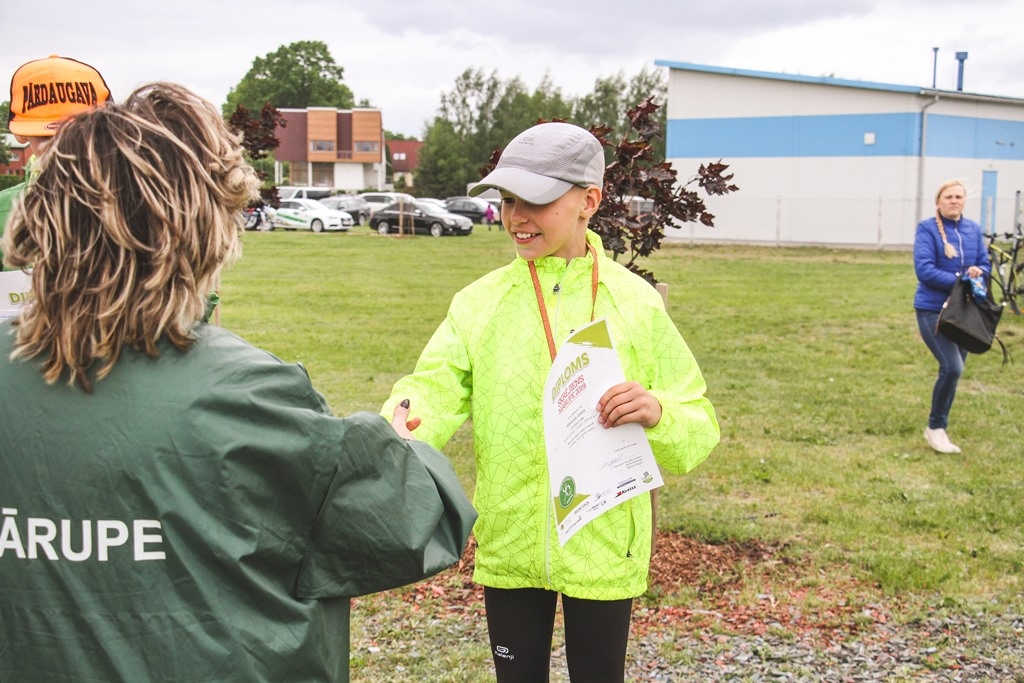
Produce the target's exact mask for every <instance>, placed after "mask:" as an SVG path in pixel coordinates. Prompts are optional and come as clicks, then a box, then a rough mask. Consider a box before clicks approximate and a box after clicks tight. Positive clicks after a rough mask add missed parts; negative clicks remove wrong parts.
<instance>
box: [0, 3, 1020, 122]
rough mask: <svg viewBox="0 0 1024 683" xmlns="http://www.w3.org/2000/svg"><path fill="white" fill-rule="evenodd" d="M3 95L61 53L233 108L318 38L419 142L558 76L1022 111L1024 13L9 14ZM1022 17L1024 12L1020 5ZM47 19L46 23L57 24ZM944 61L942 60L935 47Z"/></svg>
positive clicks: (630, 6)
mask: <svg viewBox="0 0 1024 683" xmlns="http://www.w3.org/2000/svg"><path fill="white" fill-rule="evenodd" d="M5 5H6V6H5V7H4V9H3V13H2V14H0V16H2V17H3V28H4V30H3V38H2V39H0V82H3V83H4V84H5V85H4V91H3V92H4V93H5V94H4V95H2V98H3V99H8V95H7V94H6V93H7V88H6V84H9V82H10V80H9V79H10V76H11V74H12V73H13V72H14V70H15V69H16V68H17V67H18V66H20V65H21V64H22V63H24V62H26V61H29V60H31V59H36V58H39V57H45V56H47V55H48V54H60V55H64V56H68V57H74V58H75V59H79V60H81V61H84V62H88V63H90V64H92V65H93V66H95V67H96V68H98V69H99V70H100V72H101V73H103V75H104V77H105V79H106V81H107V83H108V84H109V85H110V88H111V90H112V91H113V93H114V97H115V99H122V98H124V96H125V95H127V94H128V93H129V92H130V91H131V89H132V88H134V87H136V86H138V85H141V84H143V83H146V82H148V81H153V80H169V81H174V82H178V83H181V84H183V85H186V86H188V87H189V88H191V89H193V90H195V91H196V92H198V93H199V94H200V95H202V96H204V97H206V98H207V99H209V100H210V101H212V102H213V103H214V104H215V105H217V106H218V107H220V105H221V104H222V103H223V102H224V100H225V98H226V96H227V93H228V91H229V90H230V89H231V88H232V87H233V86H234V85H236V84H237V83H238V82H239V81H240V80H241V78H242V77H243V76H244V75H245V73H246V72H247V71H248V70H249V68H250V67H251V66H252V61H253V59H254V58H256V57H259V56H263V55H265V54H267V53H269V52H272V51H274V50H276V49H277V48H279V47H280V46H282V45H286V44H288V43H292V42H295V41H298V40H320V41H323V42H325V43H326V44H327V46H328V47H329V48H330V51H331V54H332V56H333V57H334V60H335V61H336V62H337V64H338V65H339V66H341V67H342V68H344V70H345V74H344V81H345V83H346V84H347V85H348V86H349V88H351V89H352V91H353V93H354V94H355V97H356V100H357V101H359V100H362V99H364V98H365V99H367V100H369V101H370V103H371V104H372V105H373V106H376V107H379V108H380V109H381V110H382V111H383V117H384V127H385V128H387V129H388V130H391V131H394V132H397V133H403V134H405V135H411V136H416V137H419V136H420V135H421V134H422V132H423V130H424V127H425V125H426V124H427V123H428V122H429V121H430V120H431V119H432V118H433V116H434V115H435V114H436V112H437V108H438V104H439V102H440V94H441V93H442V92H444V91H450V90H452V88H453V86H454V84H455V79H456V78H457V77H458V76H459V74H461V73H462V72H463V71H465V70H466V69H467V68H482V69H484V70H485V72H486V73H488V74H489V73H491V72H492V71H493V72H495V73H496V74H497V76H498V77H499V78H500V79H502V80H508V79H511V78H513V77H516V76H518V77H520V78H521V79H522V80H523V81H524V82H525V84H526V86H527V88H529V89H530V90H532V89H534V88H535V87H536V86H537V84H538V83H539V82H540V81H541V79H542V78H543V77H544V76H545V75H547V77H548V78H549V79H550V80H551V81H552V83H554V85H555V86H557V87H559V88H560V89H561V90H562V92H563V94H565V95H567V96H575V95H582V94H586V93H588V92H590V91H591V90H592V87H593V84H594V81H595V79H597V78H600V77H608V76H613V75H615V74H617V73H619V72H620V71H621V72H622V73H623V74H624V75H625V76H627V77H630V76H632V75H633V74H636V73H638V72H639V71H640V70H641V69H642V68H644V67H645V66H646V67H648V68H650V69H654V68H661V67H655V66H654V61H655V60H669V61H677V62H692V63H696V64H706V65H711V66H720V67H726V68H735V69H752V70H758V71H775V72H785V73H789V74H801V75H806V76H834V77H836V78H844V79H853V80H864V81H873V82H877V83H889V84H898V85H918V86H923V87H930V86H931V85H932V78H933V64H937V69H936V73H935V82H936V85H937V86H938V87H939V88H945V89H955V88H956V82H957V71H958V64H957V61H956V57H955V54H956V52H958V51H963V52H967V53H968V54H969V56H968V58H967V61H966V62H965V64H964V77H963V80H964V87H963V89H964V90H965V91H967V92H974V93H983V94H989V95H1003V96H1009V97H1018V98H1024V39H1022V37H1021V31H1020V28H1021V26H1022V25H1024V22H1022V18H1024V17H1022V15H1024V7H1022V6H1021V3H1020V1H1019V0H972V2H970V3H968V2H952V1H947V0H927V1H925V0H776V1H775V2H770V3H768V2H764V1H763V0H734V1H733V2H728V1H726V2H715V1H714V0H700V1H695V0H645V1H644V2H621V0H582V1H581V0H577V1H575V2H563V1H560V0H503V1H502V2H495V3H479V2H465V1H458V0H363V1H362V2H353V1H351V0H291V1H288V2H283V1H278V2H270V1H269V0H245V1H244V2H238V1H235V0H225V1H223V2H222V1H220V0H163V1H159V2H152V3H151V2H147V1H146V0H131V1H128V0H125V1H118V0H49V2H47V3H45V4H44V5H39V4H37V3H35V2H28V1H26V0H10V1H9V2H6V3H5ZM1015 5H1016V7H1014V6H1015ZM43 14H45V16H44V15H43ZM936 47H937V48H939V51H938V53H937V60H936V59H935V58H936V53H935V52H934V51H933V48H936Z"/></svg>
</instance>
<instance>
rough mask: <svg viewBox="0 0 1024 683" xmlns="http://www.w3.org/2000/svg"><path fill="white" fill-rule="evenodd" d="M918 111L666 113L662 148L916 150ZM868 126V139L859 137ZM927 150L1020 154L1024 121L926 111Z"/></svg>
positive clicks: (869, 153)
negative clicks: (668, 118)
mask: <svg viewBox="0 0 1024 683" xmlns="http://www.w3.org/2000/svg"><path fill="white" fill-rule="evenodd" d="M920 121H921V115H920V113H918V112H909V113H902V114H851V115H837V116H752V117H744V118H722V119H673V120H671V121H669V122H668V140H667V142H668V148H667V155H668V157H670V158H673V157H676V158H678V157H690V158H693V157H696V158H707V159H713V158H714V159H717V158H725V157H732V158H741V157H755V158H756V157H786V158H793V157H879V156H900V157H906V156H917V155H918V151H919V150H920V145H921V140H920V131H919V126H920ZM865 133H874V135H875V144H873V145H867V144H864V134H865ZM927 135H928V143H927V144H928V152H927V153H928V156H935V157H951V158H963V159H1008V160H1016V161H1021V160H1024V122H1018V121H1005V120H998V119H975V118H969V117H963V116H942V115H937V114H930V115H929V116H928V130H927Z"/></svg>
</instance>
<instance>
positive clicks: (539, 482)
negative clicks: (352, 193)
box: [382, 231, 719, 600]
mask: <svg viewBox="0 0 1024 683" xmlns="http://www.w3.org/2000/svg"><path fill="white" fill-rule="evenodd" d="M587 239H588V241H589V242H590V243H591V244H593V245H594V246H595V247H596V248H597V252H598V254H599V256H598V258H599V259H600V262H599V266H600V268H599V275H600V284H599V288H598V295H597V300H596V310H595V318H602V317H603V318H607V320H608V324H609V328H610V330H611V335H612V340H613V341H614V343H615V345H616V351H617V353H618V355H619V359H620V360H621V362H622V366H623V371H624V373H625V376H626V379H627V380H635V381H637V382H639V383H640V384H642V385H643V386H644V387H646V388H647V389H648V390H649V391H651V393H652V394H654V396H655V397H657V399H658V400H659V401H660V402H661V405H662V409H663V414H662V418H661V421H660V422H659V423H658V424H657V425H656V426H655V427H654V428H652V429H649V430H647V436H648V439H649V440H650V443H651V446H652V449H653V451H654V455H655V457H656V458H657V461H658V463H659V465H660V467H661V468H662V470H663V471H667V472H672V473H681V472H687V471H689V470H691V469H693V468H694V467H696V466H697V465H698V464H699V463H700V462H702V461H703V460H704V459H705V458H707V456H708V454H709V453H710V452H711V450H712V449H713V448H714V447H715V445H716V444H717V443H718V439H719V427H718V422H717V420H716V418H715V412H714V409H713V408H712V406H711V403H710V402H709V401H708V400H707V398H705V396H704V392H705V389H706V385H705V383H704V379H703V377H702V375H701V372H700V369H699V368H698V366H697V362H696V361H695V360H694V357H693V355H692V353H691V352H690V350H689V348H688V347H687V346H686V343H685V342H684V341H683V338H682V337H681V336H680V334H679V332H678V330H677V329H676V326H675V325H674V324H673V322H672V320H671V318H669V316H668V314H667V313H666V311H665V309H664V305H663V303H662V300H661V296H660V295H659V294H658V292H657V290H655V289H654V288H653V287H651V286H650V284H648V283H647V282H646V281H644V280H643V279H642V278H640V277H638V276H637V275H635V274H633V273H631V272H630V271H629V270H627V269H626V268H624V267H623V266H621V265H620V264H617V263H616V262H615V261H613V260H612V259H610V258H608V257H607V256H605V254H604V251H603V250H602V248H601V240H600V237H599V236H598V235H596V234H595V233H593V232H590V231H588V234H587ZM592 262H593V261H592V258H591V256H590V255H589V254H588V255H587V256H585V257H583V258H576V259H573V260H571V261H570V262H569V263H568V266H567V264H566V261H565V259H562V258H557V257H546V258H542V259H538V260H537V261H536V262H535V263H536V265H537V270H538V275H539V278H540V283H541V288H542V291H543V292H544V293H545V300H546V305H547V311H548V317H549V319H550V321H551V325H552V328H553V334H554V338H555V340H556V341H561V340H563V339H565V338H566V337H567V336H568V335H569V334H570V332H571V330H573V329H574V328H577V327H580V326H582V325H585V324H586V323H588V322H589V321H590V314H591V300H592V295H591V291H592V287H591V264H592ZM556 283H558V285H559V286H558V290H559V291H558V292H557V293H555V292H554V291H553V290H554V289H555V284H556ZM550 369H551V356H550V354H549V351H548V347H547V340H546V337H545V334H544V328H543V324H542V322H541V317H540V312H539V307H538V304H537V297H536V294H535V291H534V287H533V283H532V280H531V277H530V273H529V269H528V265H527V262H526V261H525V260H524V259H522V258H519V257H517V258H516V260H515V261H513V262H512V263H511V264H509V265H507V266H505V267H503V268H499V269H498V270H495V271H493V272H491V273H489V274H488V275H485V276H484V277H482V278H481V279H479V280H477V281H476V282H474V283H472V284H471V285H469V286H468V287H466V288H465V289H463V290H462V291H460V292H459V293H458V294H456V295H455V297H454V299H453V300H452V303H451V306H450V308H449V310H448V314H447V317H446V318H445V320H444V322H442V323H441V325H440V326H439V327H438V329H437V330H436V332H435V333H434V335H433V337H432V338H431V339H430V341H429V342H428V343H427V345H426V347H425V348H424V350H423V352H422V354H421V355H420V358H419V360H418V361H417V364H416V368H415V370H414V372H413V374H411V375H409V376H407V377H404V378H402V379H401V380H399V381H398V382H397V383H396V385H395V387H394V389H393V390H392V394H391V398H390V399H389V400H388V401H387V402H386V403H385V405H384V407H383V408H382V413H383V414H391V413H390V411H391V410H392V407H393V406H394V404H395V403H397V402H398V401H399V400H401V399H402V398H404V397H409V398H411V400H412V408H413V416H419V417H421V418H422V420H423V422H422V424H421V425H420V427H419V428H418V429H417V430H416V432H415V433H416V436H417V437H418V438H421V439H423V440H425V441H427V442H429V443H431V444H433V445H434V446H436V447H441V446H442V445H443V444H445V443H446V442H447V441H448V439H449V438H450V437H451V436H452V435H453V434H454V433H455V430H456V429H458V427H459V426H460V425H461V424H462V423H463V422H464V421H465V420H466V419H467V418H468V417H470V415H472V418H473V420H472V425H473V446H474V451H475V454H476V456H475V457H476V473H477V478H476V490H475V493H474V498H473V502H474V505H475V506H476V508H477V510H478V511H479V513H480V518H479V519H478V520H477V523H476V526H475V527H474V535H475V536H476V540H477V544H478V547H477V552H476V569H475V573H474V579H475V580H476V581H477V582H478V583H481V584H483V585H485V586H491V587H496V588H527V587H532V588H545V589H549V590H555V591H559V592H562V593H565V594H566V595H569V596H570V597H574V598H582V599H593V600H619V599H624V598H629V597H635V596H638V595H641V594H642V593H643V592H644V591H645V590H646V589H647V574H648V568H649V563H650V553H651V502H650V496H649V495H647V494H643V495H640V496H637V497H635V498H632V499H630V500H627V501H625V502H624V503H621V504H620V505H618V506H616V507H614V508H612V509H610V510H608V511H607V512H605V513H603V514H602V515H601V516H600V517H598V518H596V519H595V520H593V521H591V522H590V523H589V524H587V525H586V526H585V527H583V528H582V529H581V530H580V531H579V532H578V533H577V534H576V535H575V536H573V537H572V538H571V539H569V541H568V542H567V543H566V545H565V546H564V547H563V546H561V545H559V542H558V536H557V530H556V528H555V524H554V519H553V514H554V513H553V510H552V507H551V496H550V493H549V491H550V488H549V485H548V470H547V462H546V459H545V448H544V434H543V414H542V401H541V396H542V392H543V389H544V383H545V380H546V378H547V375H548V372H549V371H550Z"/></svg>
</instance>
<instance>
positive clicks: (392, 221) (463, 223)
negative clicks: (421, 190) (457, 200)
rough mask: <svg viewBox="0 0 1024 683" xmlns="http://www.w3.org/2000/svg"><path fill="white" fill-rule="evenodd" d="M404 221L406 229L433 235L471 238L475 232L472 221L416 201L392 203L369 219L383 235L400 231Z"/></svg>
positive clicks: (432, 205)
mask: <svg viewBox="0 0 1024 683" xmlns="http://www.w3.org/2000/svg"><path fill="white" fill-rule="evenodd" d="M399 220H401V222H402V225H403V228H404V229H405V230H408V229H409V228H410V226H411V227H412V228H413V230H414V231H415V232H416V233H422V234H426V235H433V236H434V237H440V236H441V235H468V234H470V233H472V232H473V221H471V220H469V219H468V218H466V217H465V216H460V215H458V214H455V213H450V212H448V211H445V210H444V209H442V208H441V207H439V206H437V205H436V204H432V203H430V202H424V201H419V200H413V201H411V202H406V201H403V202H392V203H391V204H388V205H387V206H385V207H384V208H383V209H378V210H377V211H376V212H374V214H373V215H372V216H370V227H371V228H373V229H374V230H376V231H377V232H379V233H380V234H382V235H387V234H388V233H392V232H398V224H399Z"/></svg>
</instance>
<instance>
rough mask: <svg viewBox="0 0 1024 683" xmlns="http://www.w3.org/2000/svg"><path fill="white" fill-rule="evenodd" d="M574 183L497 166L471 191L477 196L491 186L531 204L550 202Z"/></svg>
mask: <svg viewBox="0 0 1024 683" xmlns="http://www.w3.org/2000/svg"><path fill="white" fill-rule="evenodd" d="M572 186H573V185H572V183H567V182H566V181H564V180H558V179H557V178H548V177H547V176H543V175H538V174H536V173H530V172H529V171H524V170H522V169H520V168H496V169H494V170H493V171H491V172H490V173H488V174H487V176H486V177H485V178H484V179H483V180H481V181H480V182H479V184H477V185H474V186H473V189H471V190H470V191H469V195H470V196H471V197H475V196H477V195H478V194H480V193H481V192H483V191H484V190H486V189H487V188H489V187H493V188H495V189H497V190H504V191H505V192H508V193H509V194H514V195H515V196H516V197H519V198H520V199H522V200H523V201H526V202H529V203H530V204H550V203H551V202H553V201H555V200H556V199H558V198H559V197H561V196H562V195H563V194H565V193H566V192H568V191H569V190H570V189H571V188H572Z"/></svg>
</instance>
